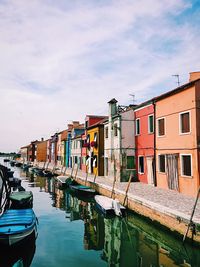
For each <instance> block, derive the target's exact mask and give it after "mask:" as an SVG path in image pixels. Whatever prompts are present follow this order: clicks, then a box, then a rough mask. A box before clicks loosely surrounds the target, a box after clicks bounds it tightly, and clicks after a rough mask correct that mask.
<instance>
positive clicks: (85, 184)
mask: <svg viewBox="0 0 200 267" xmlns="http://www.w3.org/2000/svg"><path fill="white" fill-rule="evenodd" d="M87 178H88V168H87V167H86V176H85V185H86V183H87Z"/></svg>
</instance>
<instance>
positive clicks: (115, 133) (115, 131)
mask: <svg viewBox="0 0 200 267" xmlns="http://www.w3.org/2000/svg"><path fill="white" fill-rule="evenodd" d="M117 135H118V129H117V123H115V124H114V136H117Z"/></svg>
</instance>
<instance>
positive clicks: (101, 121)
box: [87, 116, 108, 129]
mask: <svg viewBox="0 0 200 267" xmlns="http://www.w3.org/2000/svg"><path fill="white" fill-rule="evenodd" d="M106 120H108V116H104V118H103V119H102V120H100V121H98V122H96V123H94V124H92V125H91V126H89V127H88V128H87V129H92V128H94V127H97V126H101V125H104V122H105V121H106Z"/></svg>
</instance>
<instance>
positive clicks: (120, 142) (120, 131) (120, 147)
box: [119, 115, 123, 182]
mask: <svg viewBox="0 0 200 267" xmlns="http://www.w3.org/2000/svg"><path fill="white" fill-rule="evenodd" d="M119 155H120V158H119V159H120V170H119V172H120V182H121V178H122V166H123V165H122V117H121V115H119Z"/></svg>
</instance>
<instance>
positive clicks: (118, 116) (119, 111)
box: [104, 99, 135, 181]
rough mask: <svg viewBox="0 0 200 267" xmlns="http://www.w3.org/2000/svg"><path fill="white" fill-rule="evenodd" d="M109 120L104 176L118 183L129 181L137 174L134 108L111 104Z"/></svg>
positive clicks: (105, 136) (105, 130) (106, 133)
mask: <svg viewBox="0 0 200 267" xmlns="http://www.w3.org/2000/svg"><path fill="white" fill-rule="evenodd" d="M108 104H109V119H108V121H107V122H106V123H105V124H104V166H105V169H104V175H105V176H106V177H108V178H111V179H114V178H116V180H117V181H127V180H128V179H129V176H130V173H133V174H134V172H135V137H134V136H135V134H134V132H135V130H134V109H133V107H132V106H129V107H122V106H117V100H116V99H111V100H110V101H109V102H108Z"/></svg>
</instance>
